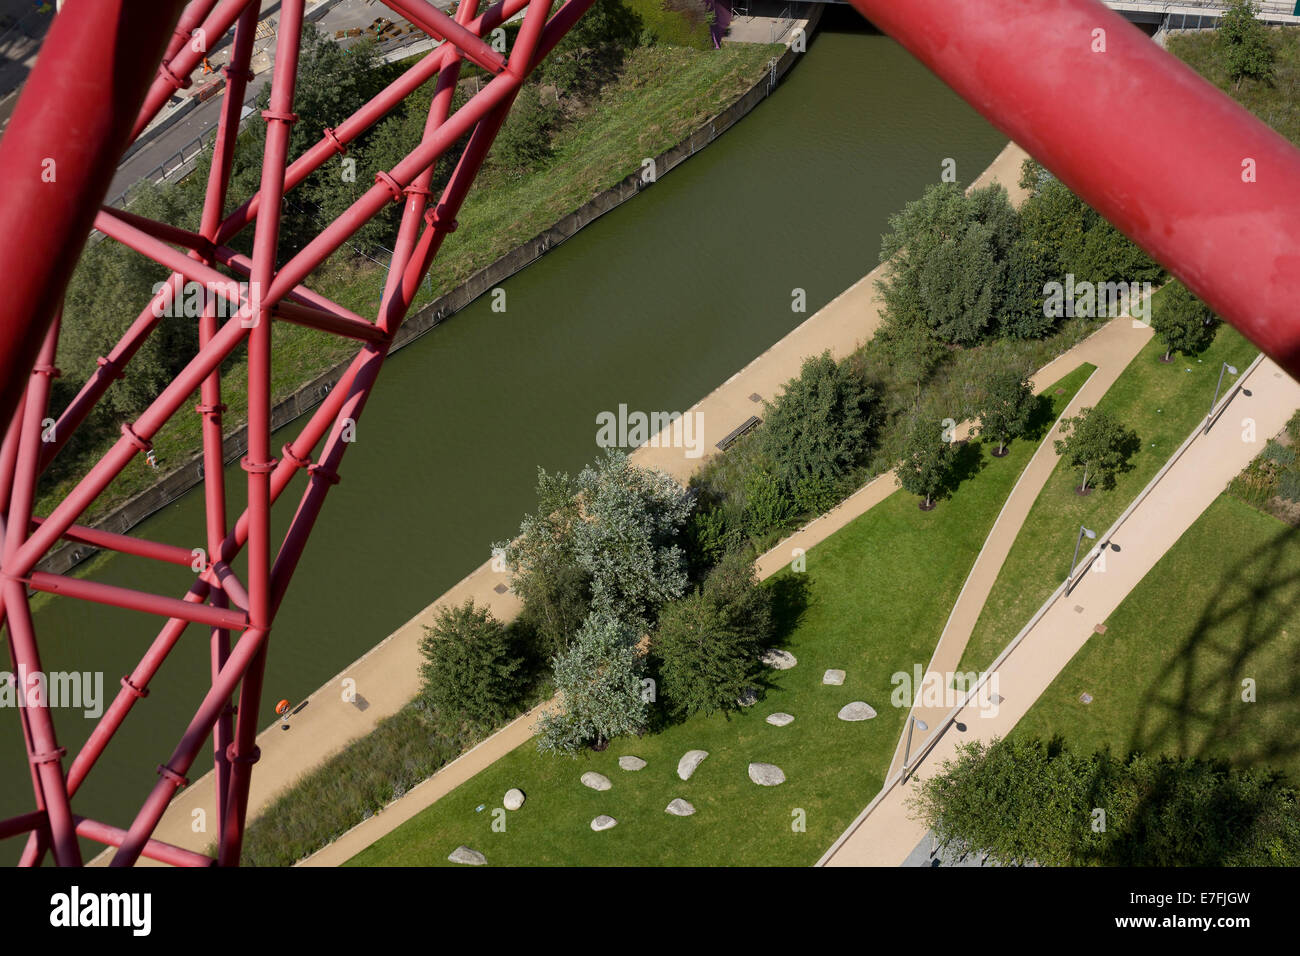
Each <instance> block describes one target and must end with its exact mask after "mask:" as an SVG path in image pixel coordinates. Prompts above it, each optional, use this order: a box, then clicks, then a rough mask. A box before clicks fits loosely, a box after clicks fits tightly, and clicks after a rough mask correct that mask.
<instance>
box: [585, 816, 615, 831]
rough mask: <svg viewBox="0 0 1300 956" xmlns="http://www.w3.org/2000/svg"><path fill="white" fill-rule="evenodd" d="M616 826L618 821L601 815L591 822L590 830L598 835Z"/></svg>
mask: <svg viewBox="0 0 1300 956" xmlns="http://www.w3.org/2000/svg"><path fill="white" fill-rule="evenodd" d="M616 826H618V821H617V820H615V819H614V818H613V817H611V816H610V815H609V814H607V813H602V814H601V815H600V816H598V817H596V819H594V820H592V821H591V828H592V829H593V830H595V831H596V832H597V833H599V832H600V831H601V830H611V829H613V828H614V827H616Z"/></svg>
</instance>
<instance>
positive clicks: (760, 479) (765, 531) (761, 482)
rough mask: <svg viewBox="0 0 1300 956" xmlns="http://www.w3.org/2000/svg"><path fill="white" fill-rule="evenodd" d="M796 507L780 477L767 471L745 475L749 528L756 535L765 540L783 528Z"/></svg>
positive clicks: (747, 522)
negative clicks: (775, 476)
mask: <svg viewBox="0 0 1300 956" xmlns="http://www.w3.org/2000/svg"><path fill="white" fill-rule="evenodd" d="M792 510H793V502H791V501H790V498H789V496H788V495H787V494H786V492H785V487H784V486H783V485H782V484H781V482H780V481H778V480H777V479H776V478H774V477H772V476H771V475H770V474H768V473H767V472H766V471H756V472H753V473H751V474H749V475H747V476H746V477H745V530H746V531H747V532H748V533H749V534H750V535H751V536H752V537H754V538H758V539H762V538H764V537H766V536H767V535H769V534H771V533H773V532H779V531H781V530H782V529H783V528H784V527H785V524H786V521H788V520H789V518H790V515H791V513H792Z"/></svg>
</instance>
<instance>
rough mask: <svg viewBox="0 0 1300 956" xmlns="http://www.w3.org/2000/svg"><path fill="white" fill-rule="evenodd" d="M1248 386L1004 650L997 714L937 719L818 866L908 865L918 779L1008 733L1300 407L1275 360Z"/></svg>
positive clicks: (1256, 370) (916, 839) (1243, 384)
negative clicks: (1250, 434)
mask: <svg viewBox="0 0 1300 956" xmlns="http://www.w3.org/2000/svg"><path fill="white" fill-rule="evenodd" d="M1113 324H1114V323H1112V325H1113ZM1094 378H1095V376H1094ZM1238 386H1239V387H1238V388H1235V389H1234V391H1233V392H1232V393H1230V398H1229V400H1228V401H1227V402H1225V403H1224V404H1225V406H1226V411H1220V412H1219V413H1218V415H1217V418H1216V425H1215V427H1213V428H1211V430H1210V432H1209V433H1208V434H1196V435H1195V437H1193V438H1191V440H1190V443H1189V444H1187V445H1186V447H1185V450H1183V451H1182V454H1181V455H1180V456H1179V457H1178V458H1177V459H1176V460H1175V461H1174V462H1173V463H1172V464H1171V465H1169V466H1167V470H1165V471H1164V472H1163V474H1160V475H1157V477H1156V478H1155V479H1153V481H1152V483H1151V484H1149V485H1148V486H1147V489H1145V490H1144V495H1145V497H1141V498H1140V499H1139V500H1138V502H1137V503H1136V506H1135V507H1132V510H1131V511H1130V512H1129V513H1128V515H1127V517H1126V518H1122V519H1121V521H1120V522H1117V526H1116V527H1115V528H1113V529H1112V530H1111V531H1110V532H1109V533H1108V534H1107V535H1104V536H1103V537H1102V538H1101V539H1100V540H1099V545H1106V544H1109V543H1111V542H1112V541H1114V542H1116V543H1119V544H1120V545H1121V547H1120V548H1119V549H1118V550H1115V549H1112V550H1111V551H1110V552H1109V553H1108V554H1107V556H1106V564H1105V573H1104V574H1092V573H1081V574H1080V575H1079V577H1078V579H1077V581H1078V583H1077V584H1076V585H1075V586H1074V587H1073V588H1072V589H1071V590H1070V592H1069V594H1068V595H1063V594H1061V592H1060V591H1059V590H1058V594H1057V596H1054V597H1053V598H1052V599H1049V601H1048V603H1047V604H1046V605H1044V610H1043V611H1041V612H1040V614H1039V615H1037V616H1036V620H1034V621H1033V622H1032V624H1031V626H1029V627H1028V628H1027V629H1026V630H1025V631H1024V632H1022V634H1023V636H1022V638H1021V640H1020V643H1019V644H1017V645H1015V646H1014V647H1013V648H1012V649H1011V650H1010V652H1004V653H1003V655H1001V657H1002V660H1001V663H1000V664H999V665H998V666H997V668H996V670H995V672H994V673H996V675H997V693H998V694H999V695H1000V696H1001V698H1002V699H1001V701H1000V702H999V703H998V706H997V708H996V713H983V712H981V710H980V709H979V707H978V705H977V704H976V703H974V702H973V703H972V704H971V706H967V707H961V708H959V709H956V710H955V711H952V712H949V713H950V714H952V717H953V720H952V721H951V722H950V721H948V720H947V718H948V716H949V714H944V715H943V716H942V718H940V719H941V720H942V722H939V721H936V723H934V724H931V727H932V728H934V729H933V730H932V731H931V732H930V735H931V736H932V737H936V738H937V739H935V740H934V741H931V740H929V739H928V738H918V740H917V741H914V747H919V748H923V747H926V746H927V745H928V746H929V749H928V750H922V751H920V753H919V755H918V756H917V757H916V758H915V759H914V767H913V771H914V772H913V774H912V775H911V776H910V777H909V779H908V781H907V782H906V783H900V782H898V776H897V775H895V776H893V777H891V778H889V782H887V783H886V785H885V788H884V789H883V790H882V791H881V793H880V794H879V795H878V796H877V797H876V799H875V800H873V801H872V803H871V804H870V805H869V806H868V807H867V809H866V810H864V811H863V812H862V813H861V814H860V815H859V816H858V819H857V820H855V821H854V822H853V824H852V825H851V826H850V827H849V828H848V830H846V831H845V833H844V834H843V835H842V836H841V837H840V838H839V840H837V841H836V843H835V844H834V845H833V846H832V847H831V849H830V850H828V851H827V853H826V854H825V855H824V856H823V857H822V860H821V861H820V862H819V864H818V865H820V866H898V865H899V864H901V863H902V862H903V860H904V859H906V857H907V856H908V854H909V853H910V852H911V851H912V850H913V848H915V847H917V846H918V845H919V844H920V843H921V842H922V840H923V839H924V838H925V834H926V827H925V825H924V824H923V823H920V822H918V821H916V820H914V819H912V817H911V813H910V809H909V807H908V801H909V800H910V799H911V797H912V795H913V794H914V793H915V787H916V784H917V781H918V780H923V779H925V778H926V777H927V776H929V775H931V774H933V773H935V772H937V770H938V769H939V768H940V767H941V766H942V764H943V762H944V761H945V760H951V759H952V758H953V757H955V755H956V751H957V748H958V747H959V746H961V745H962V744H965V743H968V742H970V741H974V740H979V741H983V742H985V743H987V742H988V741H990V740H992V739H993V738H994V737H1004V736H1006V735H1007V733H1009V732H1010V731H1011V729H1012V728H1013V727H1015V725H1016V723H1017V722H1018V721H1019V720H1020V718H1021V717H1023V716H1024V715H1025V714H1026V713H1027V712H1028V710H1029V708H1030V707H1032V706H1033V704H1034V701H1036V700H1037V699H1038V698H1039V696H1040V695H1041V694H1042V693H1043V692H1044V691H1045V690H1047V688H1048V686H1049V685H1050V684H1051V683H1052V681H1053V680H1055V679H1056V676H1057V675H1058V674H1059V673H1060V672H1061V670H1062V669H1063V668H1064V667H1065V665H1066V664H1068V663H1069V661H1070V659H1071V658H1072V657H1074V655H1075V654H1076V653H1077V652H1078V650H1079V649H1080V648H1081V647H1083V645H1084V644H1085V643H1086V642H1087V640H1088V638H1089V637H1091V636H1092V634H1093V632H1094V628H1095V627H1096V626H1097V625H1098V624H1100V623H1102V622H1103V621H1105V620H1106V619H1107V618H1108V617H1109V616H1110V615H1111V614H1112V613H1114V611H1115V609H1116V608H1117V607H1119V605H1120V603H1121V602H1122V601H1123V600H1124V598H1126V597H1127V596H1128V594H1129V592H1130V591H1132V590H1133V588H1134V586H1136V585H1137V583H1138V582H1139V581H1141V580H1142V578H1143V577H1144V576H1145V575H1146V573H1147V572H1148V571H1150V570H1151V568H1152V567H1154V566H1155V564H1156V562H1157V561H1158V560H1160V558H1161V556H1163V555H1164V553H1165V552H1166V551H1167V550H1168V549H1169V548H1170V547H1172V546H1173V544H1174V543H1175V542H1176V541H1177V540H1178V539H1179V538H1180V537H1182V535H1183V533H1184V532H1185V531H1186V530H1187V529H1188V528H1189V527H1191V525H1192V523H1193V522H1194V521H1196V519H1197V518H1198V517H1200V515H1201V512H1203V511H1204V510H1205V509H1206V508H1208V507H1209V506H1210V504H1211V503H1212V502H1213V501H1214V499H1215V498H1217V497H1218V496H1219V495H1220V494H1221V493H1222V492H1223V490H1224V488H1225V487H1227V485H1228V482H1230V481H1231V480H1232V478H1233V477H1234V476H1235V475H1236V474H1237V473H1238V472H1240V471H1241V469H1242V468H1244V467H1245V466H1246V465H1247V464H1248V463H1249V462H1250V461H1251V459H1253V458H1254V457H1255V456H1256V455H1257V454H1259V452H1260V450H1261V448H1262V445H1263V442H1264V440H1265V436H1268V435H1274V434H1276V433H1277V432H1278V431H1279V430H1280V429H1281V428H1282V427H1283V426H1284V425H1285V424H1286V422H1287V419H1288V418H1290V416H1291V414H1292V412H1293V411H1294V410H1295V409H1296V408H1297V406H1300V384H1297V383H1296V382H1295V381H1294V380H1293V379H1291V378H1290V377H1289V376H1287V375H1285V374H1284V373H1283V372H1282V371H1281V370H1280V369H1279V368H1278V367H1277V366H1276V365H1275V364H1274V363H1273V362H1272V361H1270V360H1268V359H1264V360H1262V361H1260V362H1258V363H1257V364H1256V365H1255V366H1254V367H1253V369H1252V370H1251V371H1250V373H1249V374H1248V375H1246V376H1244V377H1243V379H1242V380H1241V381H1240V382H1239V383H1238ZM1228 411H1230V412H1231V414H1227V412H1228ZM1243 418H1253V419H1254V420H1255V429H1256V434H1258V435H1259V436H1260V437H1259V438H1258V439H1257V440H1256V441H1254V442H1248V441H1245V440H1244V439H1243V437H1242V431H1241V428H1240V427H1239V423H1240V421H1241V420H1242V419H1243ZM1094 553H1095V549H1094ZM977 563H978V562H977ZM968 583H969V582H968ZM958 603H959V604H960V603H961V602H960V600H959V602H958ZM951 624H952V622H951V621H950V625H951ZM963 643H964V642H963ZM937 657H938V655H937V654H936V658H937ZM995 663H996V662H995ZM932 666H933V665H932Z"/></svg>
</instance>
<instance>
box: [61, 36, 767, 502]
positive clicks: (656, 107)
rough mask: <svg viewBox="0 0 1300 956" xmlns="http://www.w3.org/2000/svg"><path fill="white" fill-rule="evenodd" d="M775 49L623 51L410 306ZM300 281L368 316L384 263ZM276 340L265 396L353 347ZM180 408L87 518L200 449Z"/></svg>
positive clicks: (738, 87)
mask: <svg viewBox="0 0 1300 956" xmlns="http://www.w3.org/2000/svg"><path fill="white" fill-rule="evenodd" d="M776 49H777V48H775V47H769V46H759V45H736V46H728V47H726V48H724V49H722V50H708V51H702V50H697V49H690V48H685V47H680V46H669V45H661V44H656V45H654V46H649V47H638V48H635V49H633V50H631V51H629V53H628V56H627V59H626V61H625V64H624V69H623V72H622V74H621V75H620V77H619V79H618V81H617V82H615V83H612V84H610V85H609V86H607V87H605V89H604V90H603V91H602V92H601V94H600V96H599V98H598V99H597V100H596V101H595V103H594V104H593V105H592V108H591V109H590V110H589V111H588V112H587V113H586V114H585V115H582V116H580V117H578V118H576V119H574V120H573V121H572V122H570V123H568V124H566V125H565V126H564V127H563V128H561V129H560V130H559V131H557V133H556V135H555V138H554V140H553V142H552V149H553V150H554V153H553V156H552V157H551V159H550V160H548V161H547V163H546V165H545V166H544V167H543V168H541V169H539V170H538V171H537V172H536V173H534V174H532V175H529V176H526V177H523V178H518V177H512V176H510V175H507V174H506V173H504V172H501V171H496V170H492V169H490V168H489V169H486V170H485V171H484V175H483V176H482V177H480V179H479V180H478V182H477V183H476V185H475V187H474V189H473V190H472V191H471V192H470V194H469V197H468V198H467V200H466V203H465V206H464V208H463V210H462V212H461V214H460V216H459V217H458V218H459V220H460V228H459V229H458V230H457V231H456V232H455V233H452V234H451V236H450V237H449V238H448V240H447V242H446V244H445V246H444V249H443V251H442V253H441V254H440V255H439V257H438V259H437V260H436V261H435V263H434V266H433V268H432V269H431V271H430V278H429V280H428V281H427V282H426V283H425V284H424V285H423V286H422V288H421V291H420V293H419V295H418V296H417V298H416V300H415V304H414V306H413V308H412V312H414V311H415V310H417V309H419V308H420V307H421V306H423V305H425V304H427V303H428V302H430V301H432V300H433V299H434V298H436V297H437V296H439V295H442V294H444V293H445V292H447V291H449V290H451V289H453V288H455V287H456V286H457V285H459V284H460V283H461V282H463V281H464V280H465V279H466V278H468V277H469V276H470V275H472V274H473V273H475V272H477V271H478V270H480V269H482V268H483V267H485V266H487V265H488V264H490V263H491V262H493V261H495V260H496V259H498V258H500V257H501V256H502V255H504V254H505V253H507V252H508V251H510V250H511V249H512V248H514V247H515V246H516V245H518V244H519V243H520V242H523V241H525V240H527V239H529V238H531V237H533V236H535V235H537V234H538V233H540V232H542V231H543V230H545V229H546V228H548V227H549V226H551V225H552V224H553V223H554V222H556V221H557V220H558V219H560V218H562V217H563V216H565V215H567V214H568V213H570V212H572V211H573V210H574V209H576V208H577V207H579V206H581V205H582V204H583V203H585V202H587V201H588V200H589V199H591V198H592V197H593V196H595V195H596V194H597V193H599V192H601V191H602V190H604V189H607V188H609V187H610V186H612V185H614V184H615V183H617V182H618V181H619V180H621V179H622V178H623V177H625V176H627V175H628V174H629V173H631V172H633V171H634V170H639V169H640V168H641V161H642V159H643V158H646V157H650V156H655V155H657V154H659V153H661V152H663V151H665V150H667V149H669V148H670V147H672V146H674V145H676V144H677V143H678V142H680V141H681V140H682V139H684V138H685V137H686V136H687V135H689V134H690V133H691V132H693V131H694V130H695V129H697V128H699V127H700V126H702V125H703V124H704V123H705V122H706V121H707V120H708V119H709V118H710V117H712V116H715V115H717V113H719V112H720V111H721V110H722V109H724V108H725V107H727V106H728V105H730V104H731V103H732V102H733V101H734V100H735V99H737V98H738V97H739V96H740V95H741V94H742V93H743V92H744V91H746V90H748V89H749V87H750V86H752V85H753V84H754V82H756V81H757V80H758V79H759V78H760V77H761V76H762V75H763V74H764V72H765V71H766V69H767V64H768V61H769V60H770V59H771V56H772V54H773V52H774V50H776ZM186 185H188V183H187V184H186ZM346 248H347V247H345V250H346ZM307 284H308V285H309V286H310V287H312V288H313V289H315V290H317V291H318V292H321V293H322V294H324V295H326V296H329V297H330V298H332V299H334V300H335V301H336V302H338V303H340V304H341V305H343V306H345V307H347V308H349V309H352V310H353V311H355V312H358V313H360V314H361V315H369V316H373V315H374V314H375V311H376V309H377V308H378V305H379V298H380V294H381V293H382V289H383V269H382V267H381V266H380V265H379V264H377V263H374V262H372V261H370V260H369V259H363V258H357V257H356V256H355V255H353V254H351V253H350V252H347V251H345V252H343V253H339V254H336V255H335V256H334V257H332V258H331V259H330V260H328V261H327V262H326V263H324V264H323V265H322V266H321V267H320V269H318V270H317V271H316V273H314V274H313V275H312V276H310V277H309V278H308V280H307ZM141 304H143V301H141ZM275 338H276V358H275V362H274V363H273V365H272V383H271V384H272V393H273V396H274V397H275V399H280V398H283V397H285V396H287V395H289V394H291V393H292V392H293V391H294V390H295V389H297V388H298V387H300V386H301V385H302V384H304V383H305V382H307V381H310V380H311V379H312V378H314V377H315V376H317V375H319V374H321V373H323V372H325V371H327V370H328V369H329V368H331V367H332V366H334V365H335V364H337V363H338V362H339V361H341V360H343V359H345V358H346V357H348V356H349V355H352V354H354V353H355V351H356V345H355V343H349V342H344V341H342V340H340V339H338V338H337V337H334V336H330V335H326V334H323V333H320V332H316V331H313V330H310V329H304V328H301V327H298V326H293V325H288V324H284V323H280V324H277V326H276V330H275ZM223 379H224V381H225V382H228V383H229V387H228V388H227V389H226V391H225V394H224V396H223V398H224V401H225V402H226V403H227V405H228V406H229V409H228V411H227V412H226V414H225V427H226V433H227V434H231V433H233V432H236V431H238V430H239V429H240V427H242V425H243V423H244V422H245V421H246V415H247V406H246V402H245V389H244V382H245V381H246V379H247V366H246V364H245V361H244V358H243V352H242V350H241V351H240V352H237V353H236V356H235V357H234V358H233V359H232V360H230V361H229V362H228V363H226V365H225V366H224V368H223ZM196 395H197V393H196ZM186 407H188V406H187V405H184V404H183V406H182V410H181V411H180V412H178V413H177V415H176V416H175V417H173V418H172V420H171V421H169V422H168V423H167V424H166V425H165V426H164V427H163V428H162V429H161V430H160V431H159V432H158V434H157V436H156V437H155V438H154V448H155V450H156V452H157V454H158V459H159V462H160V466H161V468H160V470H159V471H154V470H151V469H150V468H149V467H148V466H147V465H146V464H145V462H144V461H143V457H142V456H141V458H140V460H138V461H134V462H132V463H131V464H130V465H129V466H128V467H127V468H126V469H125V470H124V471H123V473H122V474H121V475H120V476H119V477H118V479H117V480H116V481H115V482H113V484H112V485H110V486H109V488H108V489H106V490H105V492H104V494H102V495H101V496H100V497H99V498H98V499H97V500H96V502H95V504H94V505H93V506H92V508H91V509H90V511H89V512H88V514H87V516H86V518H87V520H89V521H94V520H95V519H96V518H98V517H102V516H103V515H104V514H106V513H107V512H109V511H111V510H112V509H113V508H115V507H117V506H118V505H120V504H121V503H122V502H123V501H125V500H126V499H128V498H129V497H131V496H132V495H134V494H136V493H138V492H140V491H142V490H143V489H145V488H147V487H149V486H151V485H153V484H154V483H155V482H156V481H157V480H158V478H159V476H160V475H161V474H164V473H166V472H167V471H168V470H169V469H170V468H172V467H174V466H176V465H177V464H179V463H180V462H183V461H185V460H187V459H188V458H190V457H191V456H192V455H194V454H196V453H197V452H198V451H199V450H200V448H201V445H202V439H201V432H200V428H201V423H200V421H199V416H197V415H194V414H191V413H188V412H186V411H185V408H186ZM115 439H116V435H113V436H110V437H109V439H108V440H107V441H106V443H103V444H101V445H100V446H99V447H95V448H90V449H84V450H80V454H79V455H74V454H73V452H72V450H71V449H70V450H69V451H68V452H65V454H64V456H61V458H60V459H56V463H55V466H54V469H53V470H52V472H51V474H50V479H51V480H49V481H47V482H46V483H44V484H43V485H42V486H41V489H40V497H39V499H38V501H37V503H36V512H37V513H38V514H48V513H49V512H50V511H51V510H52V509H53V507H54V505H55V504H57V503H58V501H59V500H61V499H62V498H63V497H64V496H65V495H66V494H67V493H68V491H70V490H71V488H72V487H73V486H74V485H75V484H76V482H77V480H79V478H80V477H81V473H82V471H83V469H84V466H82V465H80V464H79V463H81V462H85V461H87V460H88V455H89V454H91V453H96V454H99V453H102V452H103V451H105V450H106V449H107V447H108V444H109V443H111V441H113V440H115Z"/></svg>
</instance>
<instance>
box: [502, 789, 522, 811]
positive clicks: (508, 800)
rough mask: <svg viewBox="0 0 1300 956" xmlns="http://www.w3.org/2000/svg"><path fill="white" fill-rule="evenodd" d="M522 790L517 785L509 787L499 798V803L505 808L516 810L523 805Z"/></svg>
mask: <svg viewBox="0 0 1300 956" xmlns="http://www.w3.org/2000/svg"><path fill="white" fill-rule="evenodd" d="M525 799H527V798H526V797H525V796H524V792H523V791H522V790H520V789H519V788H518V787H511V788H510V789H509V790H507V791H506V795H505V796H504V797H503V798H502V799H501V805H502V806H504V807H505V808H506V809H507V810H518V809H519V808H520V807H522V806H523V805H524V800H525Z"/></svg>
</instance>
